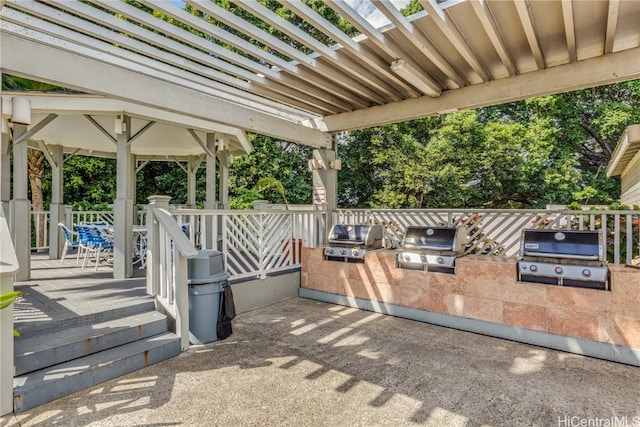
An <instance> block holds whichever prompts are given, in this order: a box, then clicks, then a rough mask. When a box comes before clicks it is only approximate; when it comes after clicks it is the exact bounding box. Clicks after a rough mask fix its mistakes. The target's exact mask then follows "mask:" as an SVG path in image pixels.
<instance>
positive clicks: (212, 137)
mask: <svg viewBox="0 0 640 427" xmlns="http://www.w3.org/2000/svg"><path fill="white" fill-rule="evenodd" d="M206 143H207V150H208V151H207V154H206V156H207V157H206V160H207V163H206V165H205V173H206V180H205V181H206V200H205V203H204V208H205V209H216V208H217V205H216V156H215V153H216V134H214V133H207V142H206ZM214 221H215V219H214V218H213V217H211V216H209V215H207V216H205V230H207V234H206V236H204V239H203V242H202V243H203V249H218V248H217V246H218V245H217V233H214ZM215 224H217V222H215Z"/></svg>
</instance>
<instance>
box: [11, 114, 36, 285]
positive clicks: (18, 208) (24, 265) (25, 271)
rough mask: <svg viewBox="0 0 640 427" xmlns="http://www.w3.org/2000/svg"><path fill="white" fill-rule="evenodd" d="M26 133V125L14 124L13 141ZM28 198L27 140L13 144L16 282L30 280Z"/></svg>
mask: <svg viewBox="0 0 640 427" xmlns="http://www.w3.org/2000/svg"><path fill="white" fill-rule="evenodd" d="M26 132H27V126H26V125H18V124H14V127H13V136H12V138H13V140H14V141H15V140H16V139H18V138H19V137H20V136H21V135H23V134H25V133H26ZM28 196H29V179H28V164H27V140H24V141H21V142H19V143H18V144H13V198H12V199H11V202H10V203H9V211H10V214H9V217H10V219H9V223H10V227H11V238H12V239H13V245H14V247H15V249H16V256H17V258H18V264H19V265H20V269H19V270H18V272H17V274H16V280H17V281H26V280H29V279H30V278H31V203H30V202H29V198H28Z"/></svg>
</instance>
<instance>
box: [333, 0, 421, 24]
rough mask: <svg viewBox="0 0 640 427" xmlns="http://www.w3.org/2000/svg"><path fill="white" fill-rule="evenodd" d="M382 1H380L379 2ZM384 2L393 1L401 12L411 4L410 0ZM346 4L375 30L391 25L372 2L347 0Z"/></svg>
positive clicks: (368, 0)
mask: <svg viewBox="0 0 640 427" xmlns="http://www.w3.org/2000/svg"><path fill="white" fill-rule="evenodd" d="M378 1H380V0H378ZM382 1H391V3H393V4H394V6H395V7H396V8H397V9H398V10H399V9H402V8H403V7H405V6H406V5H407V4H409V0H382ZM345 2H346V3H347V4H348V5H349V6H351V7H352V8H354V9H355V10H356V11H357V12H358V14H360V16H362V17H363V18H365V19H366V20H367V21H369V22H370V23H371V25H373V26H374V27H375V28H380V27H383V26H385V25H387V24H390V23H391V21H389V20H388V19H387V18H386V17H385V16H384V15H383V14H382V12H380V10H378V8H376V7H375V6H374V5H373V2H372V1H371V0H345Z"/></svg>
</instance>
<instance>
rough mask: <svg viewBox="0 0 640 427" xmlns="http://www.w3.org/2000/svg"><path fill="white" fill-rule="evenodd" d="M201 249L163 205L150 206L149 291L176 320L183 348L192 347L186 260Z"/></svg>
mask: <svg viewBox="0 0 640 427" xmlns="http://www.w3.org/2000/svg"><path fill="white" fill-rule="evenodd" d="M197 255H198V251H197V249H196V248H195V246H194V245H193V243H191V241H190V240H189V239H188V238H187V236H185V234H184V233H183V232H182V230H181V228H180V225H179V224H178V223H177V222H176V221H175V219H174V218H173V217H172V216H171V214H169V212H168V211H167V210H166V209H165V208H164V207H162V206H154V205H149V207H148V208H147V259H146V267H147V292H148V293H149V294H150V295H153V296H154V297H155V300H156V305H157V306H158V308H162V310H163V311H164V312H165V313H167V314H168V315H169V316H170V317H172V318H173V319H174V320H175V323H174V325H175V330H174V332H175V333H176V334H177V335H178V336H179V337H180V347H181V349H182V350H183V351H184V350H186V349H188V348H189V293H188V288H187V279H188V277H187V276H188V274H187V259H188V258H195V257H196V256H197Z"/></svg>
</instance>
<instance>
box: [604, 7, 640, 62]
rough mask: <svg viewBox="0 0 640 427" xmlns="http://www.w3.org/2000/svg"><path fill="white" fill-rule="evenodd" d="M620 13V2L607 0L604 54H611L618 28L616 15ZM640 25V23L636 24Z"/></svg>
mask: <svg viewBox="0 0 640 427" xmlns="http://www.w3.org/2000/svg"><path fill="white" fill-rule="evenodd" d="M619 12H620V0H609V10H608V11H607V34H606V37H605V42H604V53H611V52H613V43H614V41H615V39H616V29H617V28H618V13H619ZM638 25H640V23H638Z"/></svg>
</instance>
